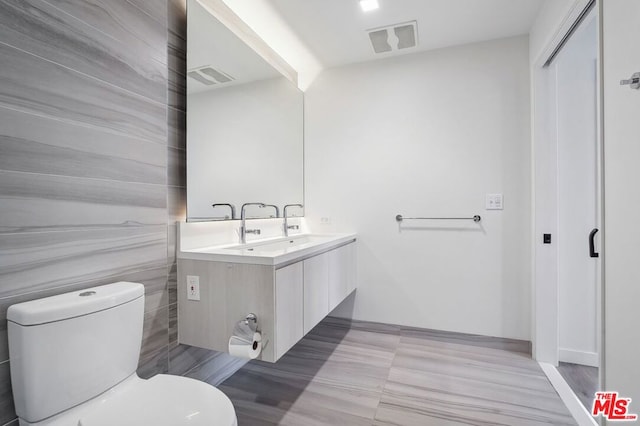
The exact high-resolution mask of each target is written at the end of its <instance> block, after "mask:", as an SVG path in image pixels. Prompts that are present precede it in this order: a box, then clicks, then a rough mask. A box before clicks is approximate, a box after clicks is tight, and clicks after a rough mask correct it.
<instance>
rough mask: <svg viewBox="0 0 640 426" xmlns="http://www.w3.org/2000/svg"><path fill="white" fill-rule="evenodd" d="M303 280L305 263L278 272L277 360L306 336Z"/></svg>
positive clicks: (276, 289)
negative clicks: (304, 331) (304, 330)
mask: <svg viewBox="0 0 640 426" xmlns="http://www.w3.org/2000/svg"><path fill="white" fill-rule="evenodd" d="M303 280H304V274H303V262H298V263H294V264H293V265H289V266H287V267H284V268H282V269H277V270H276V284H275V287H276V288H275V299H276V300H275V311H276V312H275V322H276V332H275V347H276V348H275V349H276V360H277V359H278V358H280V357H281V356H282V355H284V354H285V353H286V352H287V351H288V350H289V349H291V347H292V346H293V345H295V344H296V342H298V341H299V340H300V339H302V337H303V335H304V333H303V322H304V316H303Z"/></svg>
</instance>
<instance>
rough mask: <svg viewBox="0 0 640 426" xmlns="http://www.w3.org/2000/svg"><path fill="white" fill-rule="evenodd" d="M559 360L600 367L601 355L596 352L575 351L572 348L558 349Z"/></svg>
mask: <svg viewBox="0 0 640 426" xmlns="http://www.w3.org/2000/svg"><path fill="white" fill-rule="evenodd" d="M558 360H559V361H560V362H568V363H571V364H580V365H588V366H589V367H599V366H600V357H599V356H598V354H597V353H595V352H585V351H574V350H572V349H558Z"/></svg>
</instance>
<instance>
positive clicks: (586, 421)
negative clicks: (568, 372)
mask: <svg viewBox="0 0 640 426" xmlns="http://www.w3.org/2000/svg"><path fill="white" fill-rule="evenodd" d="M538 364H540V368H542V371H544V374H545V375H546V376H547V378H548V379H549V381H550V382H551V385H552V386H553V388H554V389H555V390H556V392H558V395H559V396H560V399H562V402H564V405H565V406H566V407H567V409H568V410H569V413H571V415H572V416H573V418H574V419H575V421H576V422H577V423H578V425H579V426H598V422H596V420H595V419H594V418H593V416H591V414H590V413H589V412H588V411H587V409H586V408H584V405H582V403H581V402H580V400H579V399H578V397H577V396H576V394H575V393H573V390H571V387H570V386H569V385H568V384H567V382H566V381H565V380H564V377H562V376H561V375H560V373H559V372H558V370H557V369H556V368H555V367H554V366H553V365H551V364H547V363H546V362H539V363H538Z"/></svg>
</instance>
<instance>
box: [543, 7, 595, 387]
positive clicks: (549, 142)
mask: <svg viewBox="0 0 640 426" xmlns="http://www.w3.org/2000/svg"><path fill="white" fill-rule="evenodd" d="M590 3H591V1H590V0H574V2H573V5H572V7H571V8H570V9H569V11H568V12H567V14H566V16H565V17H564V19H563V20H562V21H561V23H560V24H559V26H558V28H557V30H556V32H555V35H554V36H553V37H552V39H551V40H550V41H549V42H548V43H547V44H546V45H545V48H544V50H543V51H542V53H541V54H540V55H539V56H538V57H537V58H535V60H533V61H532V64H531V96H532V109H531V120H532V146H531V158H532V191H531V194H532V218H533V220H532V227H531V232H532V238H531V241H532V283H533V285H532V323H531V324H532V330H531V340H532V356H533V358H534V359H535V360H536V361H538V362H543V363H548V364H551V365H553V366H557V365H558V361H559V360H558V351H559V327H558V324H559V298H558V290H559V288H558V250H557V245H556V244H555V242H554V241H553V236H556V237H557V235H558V215H557V213H558V201H557V189H556V190H553V191H550V190H549V188H557V179H558V170H557V162H556V161H555V158H556V152H557V138H556V137H555V135H554V133H553V132H554V129H555V128H556V126H555V123H553V122H552V119H553V118H552V117H553V116H554V115H555V114H552V113H551V114H550V113H549V112H548V105H550V104H551V102H550V100H551V96H552V93H551V91H550V89H549V87H550V84H551V83H553V82H554V80H552V78H553V76H552V75H551V73H549V72H547V70H546V69H545V65H546V63H547V62H548V60H549V58H550V57H551V56H552V55H553V54H555V53H556V52H557V51H558V49H559V47H561V45H562V44H563V42H564V41H565V40H566V39H567V36H568V35H569V34H570V33H571V32H572V31H573V29H574V28H575V27H576V26H577V25H576V24H577V23H579V21H581V19H582V18H583V17H584V16H585V13H584V11H585V10H586V8H587V7H589V5H590ZM600 3H601V2H600V1H598V0H596V4H595V5H594V6H593V8H594V10H595V13H596V17H595V19H596V20H597V22H596V26H597V28H598V47H597V49H598V58H599V60H598V70H597V76H596V78H597V87H598V90H597V117H598V119H597V123H596V131H597V164H598V170H597V173H598V185H597V187H598V193H597V196H598V200H599V206H598V209H599V211H598V228H599V229H600V233H599V237H600V241H603V239H602V237H603V235H604V230H603V229H602V224H603V222H604V215H603V200H604V194H603V192H602V191H603V185H602V184H603V182H602V177H603V157H602V150H603V145H602V141H603V138H602V83H601V76H602V61H601V58H602V50H601V49H602V30H601V25H602V23H601V19H600V16H601V4H600ZM590 13H593V12H590ZM543 233H550V234H552V244H543V243H542V234H543ZM556 239H557V238H556ZM585 244H586V238H585ZM600 247H602V244H600ZM603 285H604V253H602V251H601V257H600V267H599V268H598V270H597V280H596V288H597V290H596V300H597V303H596V323H597V326H598V328H599V330H596V336H597V342H596V343H597V350H598V355H599V360H600V362H599V365H600V367H601V368H600V369H599V373H600V386H604V380H603V377H604V376H603V368H602V366H604V345H603V334H602V333H603V332H604V324H603V319H604V315H603V302H604V300H603V295H604V292H603Z"/></svg>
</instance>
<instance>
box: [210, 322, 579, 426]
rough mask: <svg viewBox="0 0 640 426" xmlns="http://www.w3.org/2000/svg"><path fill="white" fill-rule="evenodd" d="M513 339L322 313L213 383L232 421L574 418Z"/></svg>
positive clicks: (339, 425) (567, 421)
mask: <svg viewBox="0 0 640 426" xmlns="http://www.w3.org/2000/svg"><path fill="white" fill-rule="evenodd" d="M527 350H528V345H527V344H525V345H523V342H519V341H507V340H504V339H492V338H485V337H478V336H471V335H461V334H453V333H442V332H436V331H429V330H417V329H410V328H404V327H398V326H388V325H382V324H372V323H365V322H350V321H346V320H341V319H337V318H326V319H325V320H324V321H323V322H321V323H320V324H319V325H318V326H317V327H316V328H314V329H313V330H312V331H311V332H310V333H309V334H308V335H307V336H305V338H304V339H302V340H301V341H300V342H299V343H298V344H297V345H296V346H295V347H293V348H292V349H291V350H290V351H289V352H288V353H287V354H286V355H285V356H284V357H282V358H281V359H280V360H279V361H278V362H277V363H275V364H270V363H265V362H260V361H251V362H249V363H248V364H246V365H245V366H244V367H242V368H241V369H240V370H238V371H237V372H236V373H235V374H234V375H232V376H231V377H230V378H228V379H227V380H226V381H224V382H223V383H222V384H221V385H219V386H218V387H219V388H220V389H221V390H222V391H223V392H225V393H226V394H227V395H228V396H229V398H231V400H232V401H233V404H234V406H235V409H236V413H237V415H238V422H239V426H261V425H291V426H314V425H336V426H343V425H345V426H346V425H355V426H357V425H368V426H371V425H420V426H422V425H461V424H467V425H517V426H519V425H540V424H554V425H575V424H576V423H575V421H574V420H573V418H572V417H571V415H570V414H569V412H568V410H567V409H566V407H565V406H564V404H563V403H562V401H561V400H560V397H559V396H558V395H557V393H556V392H555V390H554V389H553V387H552V386H551V384H550V383H549V381H548V380H547V378H546V376H545V375H544V373H543V372H542V370H541V369H540V367H539V366H538V364H537V363H536V362H534V361H533V360H532V359H531V357H530V355H529V354H528V353H527Z"/></svg>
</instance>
